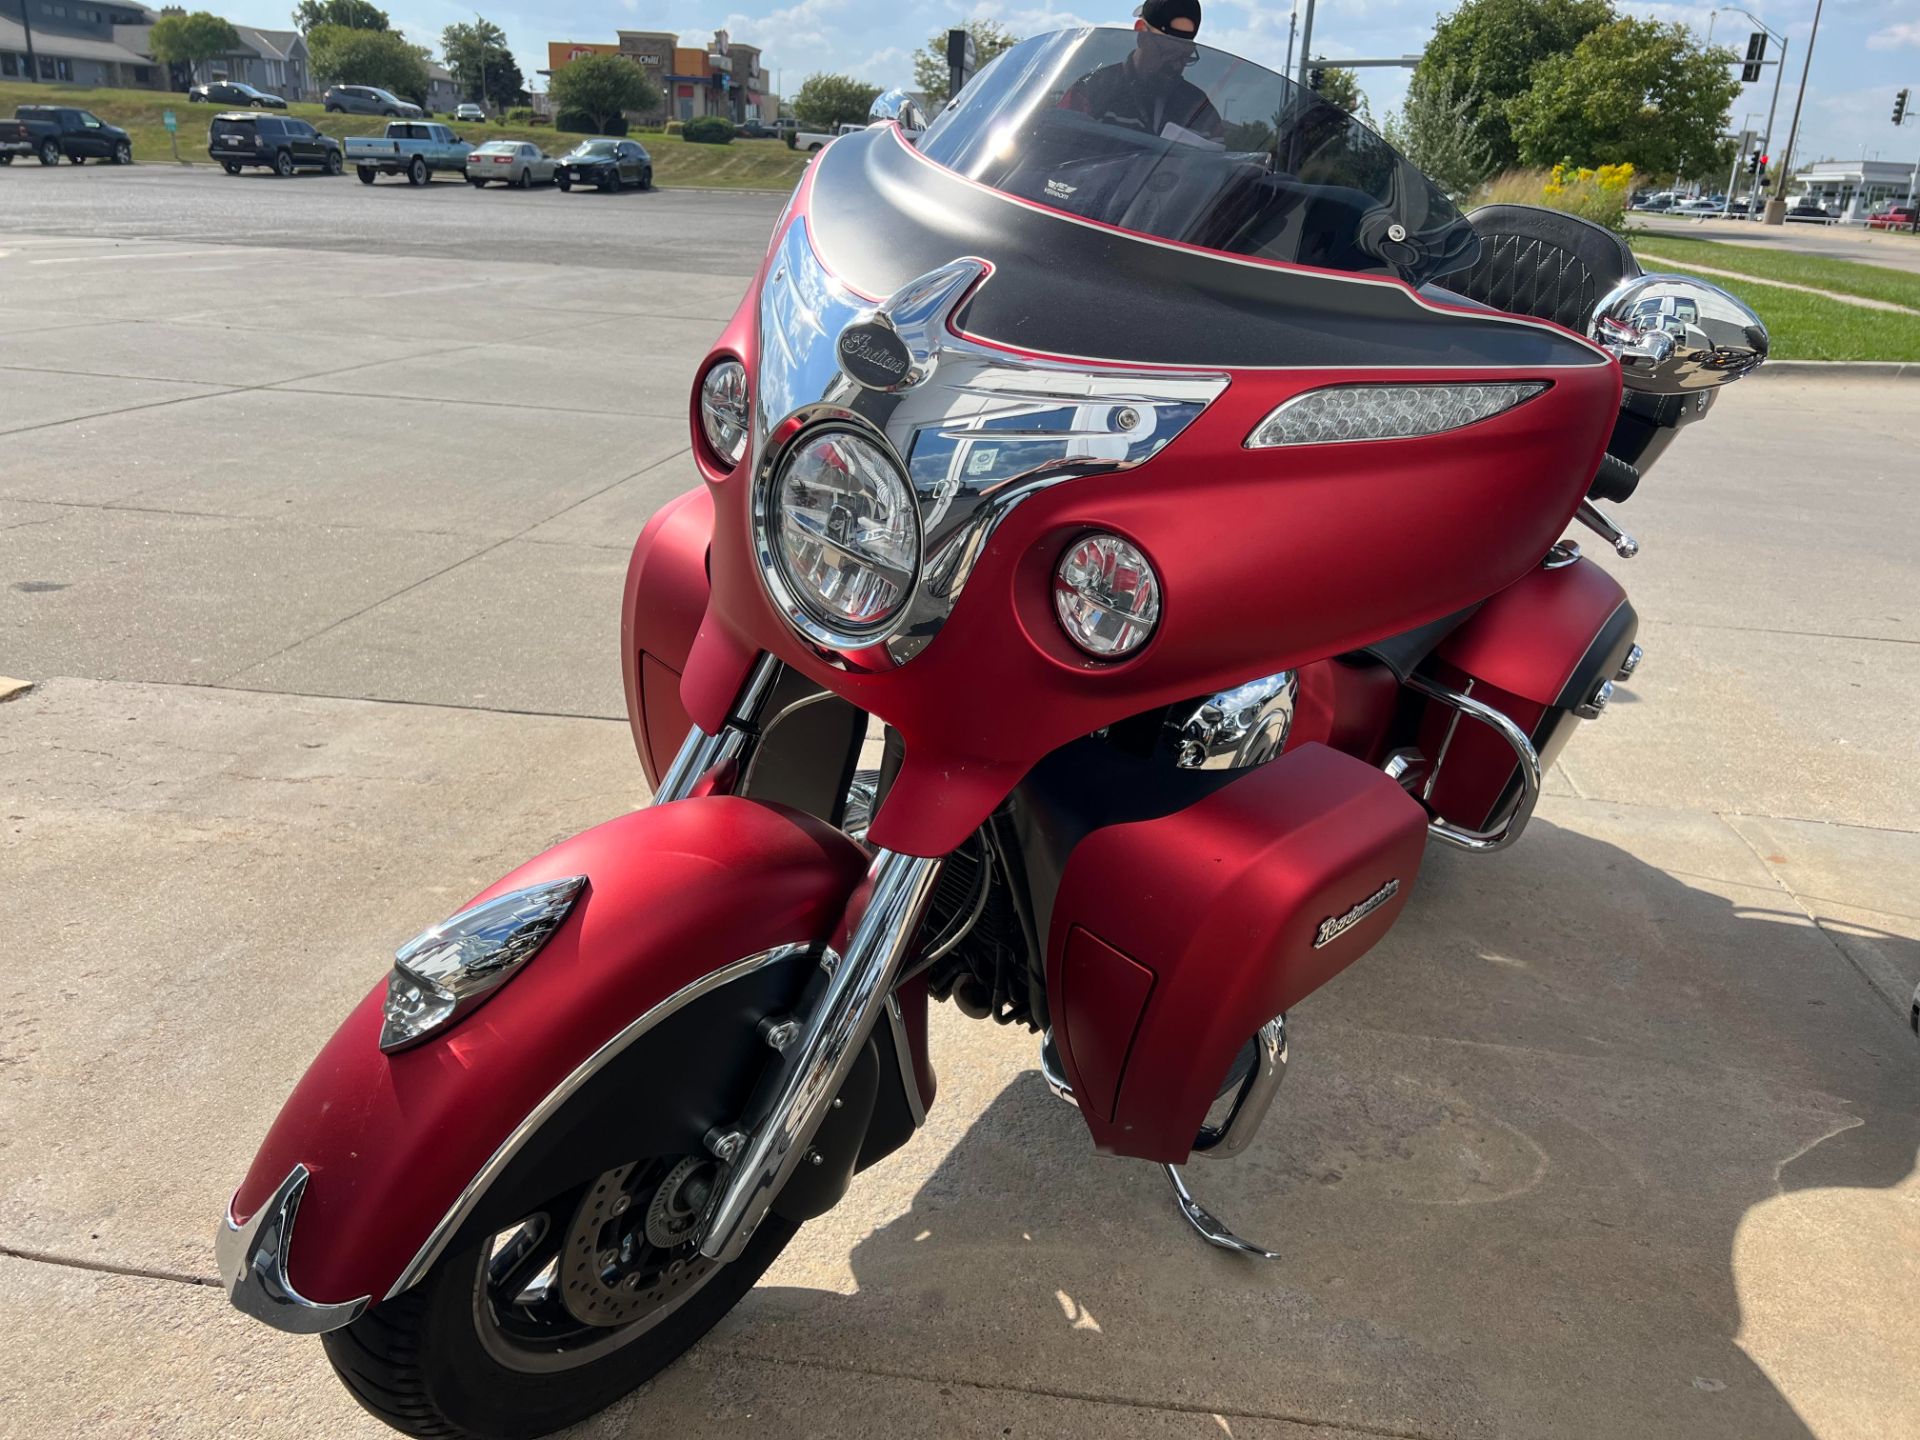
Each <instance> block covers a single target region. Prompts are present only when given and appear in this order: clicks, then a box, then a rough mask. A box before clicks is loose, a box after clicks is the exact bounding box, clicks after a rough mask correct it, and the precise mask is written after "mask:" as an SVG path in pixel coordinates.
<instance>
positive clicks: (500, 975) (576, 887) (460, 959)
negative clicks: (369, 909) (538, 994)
mask: <svg viewBox="0 0 1920 1440" xmlns="http://www.w3.org/2000/svg"><path fill="white" fill-rule="evenodd" d="M586 887H587V877H586V876H584V875H568V876H565V877H564V878H562V879H559V880H548V881H544V882H542V883H541V884H538V885H528V886H524V887H522V888H521V889H518V890H509V891H507V892H505V893H504V894H500V895H496V896H494V897H493V898H492V899H491V900H483V901H481V902H480V903H479V904H478V905H469V906H468V907H467V908H466V909H465V910H462V911H460V912H459V913H458V914H456V915H451V916H448V917H447V918H446V919H445V920H442V921H441V922H440V923H439V924H438V925H435V926H432V927H431V928H429V929H426V930H423V931H421V932H420V933H419V934H418V935H416V936H414V937H413V939H411V940H409V941H408V942H407V943H406V944H404V945H402V946H401V947H400V948H399V949H398V950H397V951H395V952H394V956H393V969H392V971H391V972H390V973H389V974H388V976H387V998H386V1003H385V1007H384V1010H383V1023H382V1024H381V1026H380V1048H381V1049H382V1050H383V1051H385V1052H386V1053H388V1054H389V1055H391V1054H393V1053H394V1052H396V1051H399V1050H405V1049H407V1048H408V1047H409V1046H413V1045H417V1044H419V1043H420V1042H421V1041H423V1040H426V1039H428V1038H430V1037H432V1036H434V1035H438V1034H439V1033H440V1032H441V1031H443V1030H445V1029H446V1027H448V1026H449V1025H453V1024H457V1023H458V1022H459V1021H460V1020H461V1019H462V1018H464V1017H465V1016H466V1015H468V1014H470V1013H471V1012H472V1011H473V1010H475V1009H476V1008H478V1007H479V1006H480V1005H482V1004H484V1003H485V1002H486V1001H487V1000H488V999H490V998H491V997H492V995H493V994H494V992H495V991H497V990H498V989H499V988H500V987H501V986H502V985H505V984H506V983H507V982H508V981H509V980H511V979H512V978H513V977H514V976H515V975H516V974H518V973H519V971H520V968H521V967H522V966H524V965H525V964H526V963H527V962H528V961H529V960H531V959H533V957H534V956H536V955H538V954H539V953H540V951H541V949H542V948H543V947H544V946H545V945H546V943H547V941H549V940H551V939H552V938H553V934H554V931H556V930H558V929H559V928H560V926H561V925H562V924H563V923H564V922H565V920H566V918H567V915H568V914H569V913H570V912H571V911H572V909H573V904H574V901H575V900H577V899H578V898H579V896H580V892H581V891H582V890H584V889H586Z"/></svg>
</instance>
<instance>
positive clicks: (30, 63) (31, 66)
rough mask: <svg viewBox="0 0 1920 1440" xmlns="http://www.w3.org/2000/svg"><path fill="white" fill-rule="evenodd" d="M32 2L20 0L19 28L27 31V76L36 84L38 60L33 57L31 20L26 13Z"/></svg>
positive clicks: (38, 67)
mask: <svg viewBox="0 0 1920 1440" xmlns="http://www.w3.org/2000/svg"><path fill="white" fill-rule="evenodd" d="M32 4H33V0H20V28H21V29H22V30H24V31H26V33H27V78H28V79H29V80H31V81H33V82H34V83H35V84H38V83H39V81H40V62H39V61H38V60H36V59H34V58H33V20H32V18H31V17H29V16H28V14H27V11H28V10H29V9H31V8H32Z"/></svg>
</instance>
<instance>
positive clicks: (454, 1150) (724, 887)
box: [229, 796, 897, 1318]
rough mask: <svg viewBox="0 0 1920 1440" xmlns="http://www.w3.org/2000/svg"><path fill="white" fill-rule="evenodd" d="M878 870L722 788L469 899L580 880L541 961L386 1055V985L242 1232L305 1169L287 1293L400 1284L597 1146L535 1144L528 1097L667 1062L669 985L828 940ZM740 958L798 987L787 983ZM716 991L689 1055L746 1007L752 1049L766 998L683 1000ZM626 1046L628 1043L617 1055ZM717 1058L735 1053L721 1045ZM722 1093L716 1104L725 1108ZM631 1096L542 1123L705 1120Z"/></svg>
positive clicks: (274, 1146) (290, 1106) (270, 1145)
mask: <svg viewBox="0 0 1920 1440" xmlns="http://www.w3.org/2000/svg"><path fill="white" fill-rule="evenodd" d="M866 865H867V859H866V856H865V854H864V853H863V852H862V851H861V850H860V848H859V847H858V846H856V845H855V844H854V843H853V842H852V841H851V840H849V839H848V838H847V837H846V836H845V835H842V834H841V833H840V832H838V831H836V830H834V829H832V828H831V827H829V826H827V825H825V824H823V823H821V822H819V821H817V820H814V819H812V818H811V817H809V816H805V815H801V814H799V813H797V812H795V811H791V810H788V809H785V808H784V807H780V806H772V805H765V804H760V803H756V802H753V801H749V800H742V799H736V798H732V797H724V796H722V797H712V798H706V799H693V800H683V801H680V802H678V803H676V804H673V805H665V806H657V807H653V808H650V809H645V810H639V811H635V812H633V813H631V814H628V815H623V816H620V817H619V818H618V819H615V820H610V821H608V822H607V823H605V824H604V825H599V826H596V827H595V828H593V829H591V830H588V831H585V832H584V833H582V834H580V835H576V836H574V837H573V838H572V839H570V840H567V841H564V842H562V843H561V844H559V845H557V846H555V847H554V848H553V849H551V850H549V851H547V852H546V853H545V854H544V855H540V856H537V857H536V858H534V859H533V860H530V861H528V862H527V863H526V864H525V865H523V866H521V867H520V868H519V869H518V870H515V871H514V872H513V873H512V874H510V875H508V876H506V877H504V878H503V879H501V880H500V881H498V882H497V883H496V884H494V885H493V886H491V887H490V888H489V889H488V890H486V891H485V892H483V893H482V895H481V896H479V897H477V898H478V899H485V898H488V897H490V896H492V895H494V894H497V893H500V892H502V891H506V890H511V889H515V888H518V887H521V886H526V885H532V884H537V883H539V882H541V881H543V880H550V879H557V878H560V877H562V876H567V875H585V876H587V888H586V890H585V891H584V892H583V893H582V895H581V897H580V899H579V900H578V901H577V902H576V903H575V905H574V908H573V911H572V913H570V914H569V915H568V917H567V919H566V921H565V922H564V923H563V924H562V925H561V926H560V928H559V929H558V930H557V931H555V933H554V935H553V937H552V938H551V939H550V940H549V941H548V942H547V943H546V945H545V946H544V947H543V948H542V949H541V951H540V953H539V954H538V955H536V956H535V957H534V958H533V959H532V960H531V961H529V962H528V963H527V965H526V967H525V968H524V969H523V970H522V971H521V972H520V973H518V974H516V975H515V976H514V978H513V979H512V981H511V982H509V983H508V984H507V985H505V986H504V987H502V989H501V990H500V992H499V993H498V994H497V995H495V996H494V997H493V998H492V999H491V1000H489V1002H488V1003H487V1004H486V1005H485V1006H483V1007H482V1008H481V1009H479V1010H478V1011H476V1012H474V1014H472V1015H471V1016H468V1017H467V1018H465V1019H464V1020H462V1021H461V1022H460V1023H459V1024H458V1025H456V1026H453V1027H451V1028H449V1029H448V1030H447V1031H446V1032H445V1033H444V1034H443V1035H440V1036H437V1037H433V1038H429V1039H427V1040H425V1041H423V1042H421V1043H420V1044H418V1045H416V1046H414V1047H413V1048H411V1049H407V1050H403V1051H400V1052H398V1053H395V1054H391V1055H389V1054H385V1053H383V1052H382V1051H381V1050H380V1047H379V1032H380V1025H381V1009H382V1002H383V1000H384V998H385V993H386V985H385V981H384V979H383V980H382V982H381V983H380V984H379V985H377V986H376V987H375V988H374V989H373V990H372V992H370V993H369V994H368V996H367V997H366V999H365V1000H363V1001H362V1002H361V1003H360V1005H359V1006H358V1007H357V1008H356V1009H355V1010H354V1011H353V1013H352V1014H350V1015H349V1016H348V1017H347V1019H346V1021H345V1022H344V1023H343V1024H342V1025H341V1027H340V1029H339V1030H338V1031H337V1032H336V1033H335V1035H334V1036H333V1038H332V1039H331V1040H330V1041H329V1042H328V1043H327V1045H326V1047H325V1048H324V1049H323V1050H322V1051H321V1052H320V1054H319V1055H318V1056H317V1057H316V1058H315V1060H314V1062H313V1064H312V1065H311V1066H310V1067H309V1068H308V1070H307V1073H306V1075H305V1076H304V1077H303V1078H302V1079H301V1081H300V1083H299V1085H298V1086H297V1087H295V1089H294V1091H293V1094H292V1095H291V1096H290V1097H289V1098H288V1100H287V1102H286V1104H285V1106H284V1107H283V1108H282V1109H281V1112H280V1115H279V1117H278V1118H277V1119H276V1120H275V1121H274V1124H273V1127H272V1129H271V1130H269V1131H268V1133H267V1137H266V1139H265V1140H264V1141H263V1142H262V1144H261V1147H260V1150H259V1153H258V1154H257V1155H256V1157H255V1158H254V1162H253V1165H252V1167H251V1168H250V1169H249V1170H248V1172H247V1176H246V1178H245V1180H243V1181H242V1182H241V1185H240V1188H239V1189H238V1191H236V1192H235V1194H234V1197H233V1202H232V1204H231V1206H230V1208H229V1225H230V1226H232V1227H238V1226H241V1225H244V1224H245V1223H246V1222H247V1221H248V1220H249V1219H250V1218H251V1217H252V1215H253V1214H254V1212H255V1211H256V1210H257V1209H258V1208H259V1207H260V1206H262V1205H264V1204H266V1203H267V1202H268V1201H269V1200H271V1199H272V1198H273V1196H274V1194H275V1193H276V1191H277V1190H279V1189H280V1187H281V1186H282V1184H283V1182H284V1181H285V1180H286V1179H287V1178H288V1176H289V1175H291V1174H292V1173H294V1171H295V1168H296V1167H301V1166H304V1167H305V1169H306V1171H307V1172H309V1176H310V1179H309V1181H308V1183H307V1185H306V1187H305V1191H304V1194H303V1195H302V1196H301V1197H300V1204H299V1210H298V1224H297V1226H296V1228H295V1233H294V1234H293V1236H292V1239H291V1247H290V1252H289V1256H288V1275H289V1278H290V1280H291V1283H292V1289H293V1290H294V1292H295V1293H296V1294H298V1295H299V1296H302V1297H305V1299H306V1300H307V1301H309V1302H312V1303H313V1304H316V1305H322V1306H325V1305H339V1304H344V1303H346V1302H351V1301H353V1300H355V1299H356V1298H358V1297H371V1298H372V1299H373V1301H374V1302H375V1303H377V1302H378V1301H379V1300H380V1298H381V1297H384V1296H388V1295H390V1294H393V1293H397V1292H398V1291H399V1290H401V1289H404V1288H406V1287H407V1286H408V1285H410V1284H412V1283H414V1281H416V1280H418V1279H419V1277H420V1275H421V1274H423V1273H424V1272H425V1270H426V1269H427V1267H428V1266H430V1265H431V1263H432V1262H433V1260H434V1259H435V1258H437V1257H438V1256H439V1255H440V1254H441V1253H443V1252H444V1250H445V1249H446V1247H447V1246H448V1245H450V1244H452V1243H453V1242H454V1241H455V1240H456V1238H459V1237H463V1236H465V1235H467V1234H469V1233H471V1232H470V1231H468V1230H466V1229H464V1228H463V1227H466V1226H468V1225H469V1224H470V1223H481V1224H485V1223H492V1222H496V1221H497V1225H505V1224H510V1223H512V1220H513V1219H515V1218H517V1217H514V1216H511V1215H508V1216H505V1217H504V1218H500V1217H496V1216H491V1215H489V1214H488V1212H487V1210H486V1202H487V1199H488V1196H489V1195H490V1194H492V1193H494V1192H495V1191H496V1190H498V1189H500V1188H502V1187H503V1186H504V1188H506V1189H511V1188H513V1187H512V1185H511V1183H510V1182H511V1180H512V1178H513V1176H514V1174H515V1173H516V1170H515V1167H516V1166H518V1167H521V1169H523V1170H524V1169H525V1168H526V1167H529V1166H531V1167H534V1168H536V1169H541V1170H543V1171H544V1173H543V1174H542V1175H541V1176H540V1177H539V1178H541V1179H545V1180H548V1181H552V1180H555V1179H559V1178H567V1177H563V1176H561V1175H560V1174H559V1173H558V1172H559V1170H560V1169H561V1168H565V1169H566V1170H567V1176H568V1177H570V1176H571V1174H572V1173H573V1171H574V1170H575V1169H577V1168H579V1167H582V1166H588V1165H592V1164H595V1163H597V1162H598V1160H599V1159H600V1158H601V1157H599V1156H597V1155H596V1156H589V1155H585V1154H582V1155H578V1156H562V1155H559V1154H557V1153H555V1152H553V1151H551V1150H542V1151H541V1152H540V1153H538V1154H533V1153H530V1152H526V1151H524V1150H523V1149H522V1146H523V1144H524V1142H525V1139H526V1137H525V1135H524V1134H522V1132H521V1130H520V1128H519V1127H521V1126H522V1125H523V1122H525V1121H526V1120H527V1119H528V1117H529V1116H530V1115H532V1114H534V1113H536V1111H537V1110H538V1107H541V1106H542V1105H543V1104H547V1103H549V1102H550V1101H554V1100H555V1097H571V1096H572V1095H574V1094H575V1093H576V1092H572V1091H568V1090H567V1089H566V1088H565V1087H567V1086H568V1085H569V1084H570V1083H571V1082H572V1081H573V1080H574V1079H575V1078H576V1077H577V1075H578V1072H580V1071H581V1070H583V1069H585V1068H586V1067H587V1066H589V1065H600V1064H611V1063H615V1062H616V1061H618V1060H619V1059H620V1058H621V1057H623V1056H639V1055H652V1056H661V1055H665V1054H666V1052H667V1051H668V1050H669V1049H671V1048H672V1047H668V1046H664V1045H655V1044H634V1043H632V1042H633V1041H635V1040H637V1039H638V1038H639V1035H640V1033H641V1031H642V1030H643V1029H644V1028H645V1026H646V1025H647V1024H650V1023H651V1021H650V1020H645V1019H642V1017H651V1016H654V1015H656V1014H658V1015H660V1016H661V1017H662V1018H665V1019H667V1020H668V1021H669V1023H670V1022H671V1016H670V1015H669V1014H668V1013H667V1012H670V1011H676V1009H677V1006H678V1005H679V1003H680V1000H679V999H677V998H676V997H687V996H690V995H692V994H693V993H695V987H700V988H701V989H704V987H701V982H702V981H704V980H706V979H707V978H708V977H711V976H714V975H716V973H718V972H723V971H725V970H726V969H727V967H729V966H735V965H737V964H738V962H742V961H743V960H745V959H746V958H747V957H759V956H765V955H768V954H769V953H770V952H773V951H776V950H777V949H779V948H780V947H784V946H790V945H795V946H816V945H819V944H824V943H825V942H826V941H827V940H828V939H829V937H830V936H831V935H832V933H833V931H834V927H835V925H836V924H837V923H839V921H840V920H841V917H842V912H843V911H844V909H845V906H846V902H847V898H848V896H849V895H851V894H852V893H853V890H854V888H855V887H856V886H857V885H858V883H859V881H860V880H861V878H862V876H863V875H864V874H865V871H866ZM743 896H745V897H750V899H751V903H742V898H743ZM793 958H794V960H795V963H796V966H797V973H799V974H803V973H804V972H805V971H806V970H808V969H810V968H811V967H812V961H811V960H810V959H808V958H807V957H806V956H805V955H804V954H797V955H796V956H794V957H793ZM749 968H751V969H753V971H754V973H756V974H758V975H760V977H761V979H762V980H763V981H767V982H768V983H775V982H777V983H782V984H785V985H786V986H787V987H788V988H789V989H791V988H792V985H793V983H794V981H795V979H796V978H797V974H796V975H784V976H782V975H774V974H773V972H772V970H771V967H757V966H756V967H749ZM742 978H743V979H748V980H751V979H752V978H753V975H751V974H745V973H743V976H742ZM787 998H788V1000H789V1001H790V1000H791V996H790V995H789V996H788V997H787ZM709 1001H711V1002H713V1003H714V1004H717V1005H718V1006H719V1007H720V1009H719V1010H717V1011H714V1012H713V1013H708V1014H705V1015H704V1016H703V1017H702V1020H701V1023H700V1024H699V1025H697V1026H695V1027H694V1028H695V1030H696V1031H697V1032H698V1035H697V1036H696V1037H695V1040H696V1042H697V1045H696V1049H695V1050H694V1051H692V1052H690V1053H692V1054H694V1055H696V1056H697V1055H698V1054H699V1053H700V1049H701V1048H704V1049H706V1050H716V1049H724V1048H725V1047H724V1046H723V1045H722V1044H721V1042H720V1039H719V1037H721V1036H723V1035H725V1034H727V1033H729V1026H730V1025H731V1024H732V1021H733V1020H734V1019H735V1018H737V1017H735V1016H734V1014H733V1011H734V1010H736V1009H740V1008H741V1007H742V1006H744V1007H745V1009H746V1010H748V1011H751V1016H750V1018H749V1019H748V1021H747V1022H746V1024H745V1030H744V1033H745V1035H746V1036H747V1037H749V1039H748V1043H749V1045H750V1046H751V1045H752V1044H753V1043H756V1042H755V1041H754V1039H753V1037H754V1035H755V1032H754V1029H753V1025H754V1023H757V1020H758V1018H759V1017H760V1016H761V1015H764V1014H765V1013H767V1012H768V1009H769V1004H768V997H767V996H764V995H759V994H757V993H756V994H755V995H752V996H736V995H735V994H734V993H733V991H732V989H731V987H721V988H720V989H719V990H717V991H715V992H714V993H712V994H705V993H702V994H701V995H700V998H699V999H698V1000H696V1001H691V1002H690V1003H689V1008H688V1010H687V1011H685V1012H683V1013H689V1014H690V1013H691V1004H700V1003H706V1002H709ZM637 1021H639V1023H638V1024H637V1023H636V1022H637ZM884 1028H885V1027H883V1029H884ZM629 1031H632V1033H631V1034H630V1033H628V1032H629ZM647 1033H652V1032H651V1031H648V1032H647ZM655 1038H656V1039H657V1038H658V1037H657V1035H656V1036H655ZM615 1045H619V1046H621V1047H622V1048H621V1049H620V1050H619V1054H618V1055H613V1054H610V1053H609V1052H610V1051H612V1050H613V1048H614V1047H615ZM667 1058H668V1059H671V1058H672V1057H671V1056H667ZM726 1059H727V1061H728V1062H729V1063H731V1062H734V1061H737V1059H738V1057H736V1056H733V1055H732V1054H731V1052H728V1053H727V1056H726ZM676 1063H684V1062H676ZM735 1068H737V1069H738V1070H739V1076H738V1077H722V1078H723V1079H730V1080H731V1082H732V1083H736V1084H739V1083H747V1084H750V1083H751V1081H752V1078H753V1075H754V1074H755V1073H756V1072H755V1071H754V1070H753V1068H752V1067H751V1066H750V1065H736V1066H735ZM594 1073H600V1072H598V1071H595V1072H594ZM883 1073H884V1072H883ZM896 1087H897V1082H896ZM683 1093H690V1092H683ZM728 1098H729V1097H727V1096H726V1095H724V1094H721V1095H719V1096H718V1100H719V1102H720V1103H722V1104H724V1103H726V1101H727V1099H728ZM732 1098H734V1099H736V1100H739V1101H742V1102H743V1101H744V1098H745V1097H744V1095H742V1096H737V1097H732ZM568 1103H571V1100H570V1099H569V1100H568ZM622 1104H623V1105H624V1106H625V1108H626V1113H625V1115H623V1116H616V1117H612V1121H611V1122H610V1123H595V1124H582V1125H578V1126H549V1127H546V1131H543V1134H544V1133H546V1132H547V1131H551V1132H553V1133H556V1134H558V1133H561V1132H570V1133H571V1134H573V1135H574V1136H576V1137H578V1139H579V1141H580V1142H581V1143H588V1142H590V1143H592V1144H594V1145H605V1146H612V1147H614V1149H618V1148H619V1147H620V1146H621V1145H622V1144H623V1143H627V1142H629V1141H630V1140H631V1139H632V1137H633V1135H634V1134H635V1133H636V1130H637V1129H644V1128H645V1127H646V1126H648V1125H667V1124H671V1125H674V1126H675V1127H676V1133H677V1131H678V1130H681V1129H690V1128H691V1127H692V1126H693V1125H696V1124H698V1123H699V1118H700V1117H679V1116H668V1115H663V1114H656V1113H653V1112H651V1111H649V1109H648V1107H647V1105H646V1098H645V1095H644V1093H636V1092H634V1091H631V1090H624V1091H623V1094H622ZM730 1114H731V1112H729V1115H730ZM725 1118H728V1117H727V1116H714V1117H706V1123H708V1124H713V1123H718V1122H719V1121H720V1120H722V1119H725ZM683 1122H684V1123H683ZM695 1133H696V1137H697V1134H698V1133H702V1132H697V1131H696V1132H695ZM696 1143H697V1138H696ZM631 1158H632V1156H630V1155H627V1156H623V1157H616V1158H614V1159H612V1160H610V1161H608V1162H607V1164H608V1165H609V1166H610V1165H613V1164H618V1163H621V1160H622V1159H631ZM584 1173H585V1174H586V1175H591V1174H592V1173H596V1172H594V1171H592V1170H590V1169H588V1170H586V1171H585V1172H584ZM503 1177H505V1180H504V1181H503ZM539 1193H541V1194H548V1193H552V1187H551V1186H549V1188H548V1189H547V1190H543V1191H540V1192H539ZM497 1225H496V1228H497ZM489 1233H490V1232H489ZM269 1318H270V1317H269Z"/></svg>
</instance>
